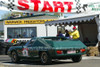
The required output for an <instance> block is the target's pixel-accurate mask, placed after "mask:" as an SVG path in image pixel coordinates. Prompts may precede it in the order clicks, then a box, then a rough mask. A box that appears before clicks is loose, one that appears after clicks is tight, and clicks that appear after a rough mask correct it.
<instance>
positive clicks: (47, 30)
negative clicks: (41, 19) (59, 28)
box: [45, 25, 48, 36]
mask: <svg viewBox="0 0 100 67" xmlns="http://www.w3.org/2000/svg"><path fill="white" fill-rule="evenodd" d="M45 28H46V36H48V27H47V25H46V26H45Z"/></svg>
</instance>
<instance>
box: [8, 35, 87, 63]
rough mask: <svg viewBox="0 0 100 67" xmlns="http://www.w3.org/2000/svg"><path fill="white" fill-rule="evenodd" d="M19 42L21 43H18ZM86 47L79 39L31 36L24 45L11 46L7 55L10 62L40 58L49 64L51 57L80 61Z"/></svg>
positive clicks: (42, 61)
mask: <svg viewBox="0 0 100 67" xmlns="http://www.w3.org/2000/svg"><path fill="white" fill-rule="evenodd" d="M20 44H21V43H20ZM86 51H87V47H86V46H85V45H84V44H83V43H82V42H81V41H80V40H67V39H66V38H65V37H40V38H32V39H31V40H30V41H28V42H27V43H25V45H18V46H15V45H14V46H12V47H10V49H9V50H8V55H9V56H10V57H11V60H12V62H19V61H20V60H22V59H30V60H40V61H41V63H42V64H50V63H51V62H52V59H72V60H73V62H80V61H81V59H82V55H83V54H85V53H86Z"/></svg>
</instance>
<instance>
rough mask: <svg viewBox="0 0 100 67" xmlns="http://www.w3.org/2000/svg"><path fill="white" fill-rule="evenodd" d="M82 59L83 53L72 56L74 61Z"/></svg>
mask: <svg viewBox="0 0 100 67" xmlns="http://www.w3.org/2000/svg"><path fill="white" fill-rule="evenodd" d="M81 60H82V56H81V55H79V56H74V57H72V61H73V62H80V61H81Z"/></svg>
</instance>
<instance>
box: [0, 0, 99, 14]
mask: <svg viewBox="0 0 100 67" xmlns="http://www.w3.org/2000/svg"><path fill="white" fill-rule="evenodd" d="M99 2H100V0H0V6H2V7H6V8H7V10H10V11H17V12H28V13H33V12H54V13H81V12H85V11H90V10H91V8H92V7H89V6H88V5H90V4H94V3H99ZM88 7H89V8H88ZM2 10H3V9H2Z"/></svg>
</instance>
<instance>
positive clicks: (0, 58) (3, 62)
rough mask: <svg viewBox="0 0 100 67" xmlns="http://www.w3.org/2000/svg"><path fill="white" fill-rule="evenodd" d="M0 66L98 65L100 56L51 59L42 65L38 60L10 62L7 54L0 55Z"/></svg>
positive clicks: (82, 66)
mask: <svg viewBox="0 0 100 67" xmlns="http://www.w3.org/2000/svg"><path fill="white" fill-rule="evenodd" d="M0 67H100V57H83V59H82V61H81V62H79V63H73V62H72V61H71V60H59V61H53V63H52V64H51V65H42V64H41V63H40V62H39V61H22V62H19V63H17V64H16V63H12V62H11V60H10V58H9V57H8V56H7V55H0Z"/></svg>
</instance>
